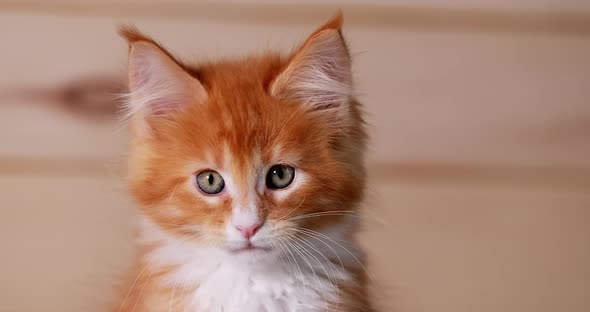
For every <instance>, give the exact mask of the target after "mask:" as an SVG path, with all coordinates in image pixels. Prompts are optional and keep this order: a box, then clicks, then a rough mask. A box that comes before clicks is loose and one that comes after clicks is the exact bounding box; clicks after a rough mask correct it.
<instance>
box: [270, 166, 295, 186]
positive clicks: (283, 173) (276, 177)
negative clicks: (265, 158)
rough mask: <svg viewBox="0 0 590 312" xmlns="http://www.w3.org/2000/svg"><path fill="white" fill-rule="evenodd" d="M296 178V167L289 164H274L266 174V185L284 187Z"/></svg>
mask: <svg viewBox="0 0 590 312" xmlns="http://www.w3.org/2000/svg"><path fill="white" fill-rule="evenodd" d="M294 178H295V168H293V167H290V166H287V165H274V166H272V167H271V168H270V170H269V171H268V174H267V175H266V186H267V187H268V188H270V189H282V188H285V187H287V186H289V185H290V184H291V183H292V182H293V179H294Z"/></svg>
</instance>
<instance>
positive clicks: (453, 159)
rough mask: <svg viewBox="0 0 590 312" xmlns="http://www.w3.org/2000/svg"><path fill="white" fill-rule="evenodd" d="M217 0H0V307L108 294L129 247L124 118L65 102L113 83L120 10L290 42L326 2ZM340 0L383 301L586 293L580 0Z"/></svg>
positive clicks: (472, 305)
mask: <svg viewBox="0 0 590 312" xmlns="http://www.w3.org/2000/svg"><path fill="white" fill-rule="evenodd" d="M230 2H232V1H222V2H217V3H216V4H205V3H202V2H194V1H182V0H175V1H171V2H168V4H165V5H164V4H162V2H161V1H156V0H150V1H148V2H140V1H137V0H134V1H124V2H116V1H105V2H98V1H83V2H73V1H72V2H68V1H54V2H51V3H49V2H41V1H24V2H22V1H21V2H9V1H0V38H2V50H1V52H0V56H2V57H1V58H0V68H2V75H0V234H1V235H0V246H2V253H1V254H0V277H1V278H0V311H1V312H28V311H56V312H57V311H60V312H63V311H88V312H94V311H105V306H106V305H107V304H108V303H109V301H111V300H112V297H110V294H111V290H112V287H111V281H112V279H113V276H115V275H116V274H117V273H118V272H120V271H121V270H124V268H125V267H126V265H128V263H129V259H130V257H131V254H132V249H131V241H130V237H131V232H132V224H133V212H132V205H131V203H130V200H129V198H127V196H126V195H125V188H124V182H123V180H122V178H121V176H122V174H121V172H122V169H123V167H124V166H123V165H122V162H123V161H122V160H124V151H125V139H126V137H125V131H124V130H122V126H121V124H120V123H118V122H117V121H116V120H114V118H112V117H111V116H110V115H107V116H106V117H105V118H96V117H95V116H94V115H92V114H89V113H88V111H89V109H86V110H82V111H81V112H78V113H72V112H71V111H69V112H68V111H65V110H64V109H63V108H62V107H63V105H64V103H71V102H68V99H70V100H71V98H72V97H71V93H67V92H66V91H68V90H69V91H72V90H73V91H80V92H82V95H85V94H86V95H87V96H82V97H80V98H77V99H79V100H80V99H81V100H80V101H82V102H83V103H88V102H92V103H94V102H96V103H99V104H100V103H103V102H104V101H103V100H104V99H107V98H108V97H105V96H103V95H102V92H103V91H101V90H103V89H99V91H96V88H98V87H102V86H103V84H102V83H100V80H106V81H107V83H106V85H107V86H106V87H105V88H106V89H104V92H107V91H109V90H110V91H112V90H114V89H116V88H117V85H116V84H115V86H114V87H112V86H111V84H110V83H109V82H112V81H115V82H116V81H119V79H121V77H122V76H123V73H124V61H125V49H126V47H125V45H124V43H123V42H122V41H121V40H120V39H118V38H117V37H116V35H115V33H114V26H115V25H116V24H117V23H119V22H134V23H136V24H137V25H138V26H139V27H140V28H141V29H143V30H145V31H146V32H148V33H150V34H152V35H153V36H155V37H156V38H159V39H160V40H161V41H162V42H163V43H165V44H166V46H168V47H169V48H170V49H171V50H172V51H175V52H177V53H178V54H180V55H182V56H183V57H184V58H188V59H190V58H194V59H203V58H214V57H218V56H220V55H223V56H233V55H242V54H245V53H248V52H250V51H256V50H260V49H266V48H278V49H282V50H284V51H288V49H290V48H291V47H292V46H293V45H294V43H295V42H296V41H298V40H302V39H303V38H304V37H305V35H306V34H307V33H309V31H311V30H312V29H313V28H314V27H315V26H316V25H318V24H319V23H321V22H322V21H323V19H325V18H327V17H329V16H330V15H331V13H332V12H333V11H334V9H333V8H334V7H336V6H337V5H335V4H334V3H337V2H336V1H321V2H317V3H315V4H314V2H312V1H306V2H305V3H304V4H299V5H296V4H294V3H295V1H279V2H272V3H271V2H268V1H267V2H265V1H233V2H232V3H230ZM148 3H149V4H148ZM318 3H319V4H318ZM340 3H341V4H342V3H344V4H342V6H343V8H344V14H345V19H346V22H345V23H346V24H345V32H346V36H347V38H348V40H349V44H350V46H351V49H352V52H353V54H354V57H355V59H354V60H355V74H356V78H357V82H358V88H359V91H360V93H361V98H362V100H363V102H364V103H365V104H366V107H367V113H368V118H369V122H370V124H371V134H372V145H371V150H370V157H369V161H368V165H369V168H370V171H371V188H370V196H369V198H368V199H367V205H366V206H367V213H366V217H365V220H364V221H365V223H366V226H365V230H364V232H363V233H362V236H361V239H362V241H363V242H364V243H365V244H366V246H367V250H368V252H369V255H370V260H371V263H370V270H371V272H372V274H373V275H374V276H375V278H376V280H377V282H378V287H377V290H376V292H375V293H376V300H377V301H379V302H380V304H381V305H382V306H383V307H384V308H383V311H401V312H405V311H412V312H413V311H436V312H441V311H449V312H451V311H452V312H463V311H465V312H467V311H469V312H471V311H507V312H512V311H514V312H529V311H530V312H533V311H534V312H543V311H573V312H576V311H588V310H590V193H589V191H590V61H589V60H588V55H590V12H588V9H589V8H590V6H588V4H587V3H586V2H584V1H549V0H544V1H528V0H527V1H516V2H505V1H493V0H486V1H480V2H473V1H456V2H445V1H435V0H429V1H406V2H404V1H391V2H388V1H371V2H370V3H369V2H365V3H362V2H361V1H352V0H351V1H344V2H340ZM85 81H89V82H88V83H85ZM64 92H66V93H64ZM67 94H70V97H68V96H67ZM92 98H98V100H94V101H93V100H92ZM80 101H78V102H80ZM74 102H75V101H74ZM78 102H75V103H78Z"/></svg>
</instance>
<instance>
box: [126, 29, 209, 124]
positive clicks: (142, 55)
mask: <svg viewBox="0 0 590 312" xmlns="http://www.w3.org/2000/svg"><path fill="white" fill-rule="evenodd" d="M206 98H207V92H206V90H205V88H204V87H203V85H202V84H201V83H200V82H199V81H198V80H197V79H196V78H194V77H192V76H191V75H189V74H188V73H187V72H185V71H184V69H182V67H180V65H179V64H178V63H176V61H174V60H173V59H172V58H171V57H170V56H169V55H168V54H167V53H166V52H164V51H162V49H161V48H160V47H158V46H157V45H155V44H153V43H151V42H147V41H136V42H132V43H131V44H130V49H129V94H128V95H127V106H126V111H125V117H132V116H137V115H139V116H138V117H140V118H146V117H150V116H154V117H157V116H165V115H166V114H167V113H169V112H172V111H175V110H178V109H179V108H181V107H182V105H185V104H188V103H189V102H195V101H204V100H205V99H206Z"/></svg>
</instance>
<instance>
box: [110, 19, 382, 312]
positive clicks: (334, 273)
mask: <svg viewBox="0 0 590 312" xmlns="http://www.w3.org/2000/svg"><path fill="white" fill-rule="evenodd" d="M341 26H342V16H341V15H338V16H336V17H334V18H333V19H332V20H330V21H329V22H328V23H326V24H325V25H323V26H322V27H320V28H319V29H318V30H316V31H315V32H314V33H313V34H312V35H311V36H310V37H309V38H308V39H307V40H306V41H305V42H304V43H303V44H302V45H301V46H300V48H299V49H297V50H296V51H295V52H294V53H293V54H292V55H290V56H288V57H282V56H280V55H279V54H272V53H271V54H262V55H255V56H249V57H246V58H242V59H235V60H229V61H220V62H213V63H206V64H198V65H196V66H192V65H187V64H184V63H181V62H180V61H179V60H178V59H176V58H175V57H173V56H172V55H171V54H170V52H168V51H166V50H165V49H164V48H162V46H160V45H159V44H158V43H156V42H155V41H154V40H152V39H150V38H149V37H146V36H144V35H142V34H141V33H139V32H138V31H137V30H135V29H134V28H129V27H127V28H122V29H121V31H120V33H121V34H122V35H123V36H124V37H125V38H126V39H127V40H128V42H129V89H130V94H129V97H128V103H127V107H126V108H127V113H128V117H129V120H130V132H131V142H130V155H129V157H130V158H129V185H130V189H131V193H132V195H133V197H134V198H135V200H136V202H137V203H138V205H139V207H140V209H139V212H140V220H141V221H140V224H141V225H140V232H139V244H140V258H139V259H138V263H137V266H136V270H135V271H134V272H132V278H131V279H130V280H129V284H127V285H126V288H125V289H124V293H123V294H122V297H121V304H120V307H117V308H116V309H117V311H124V312H131V311H135V312H156V311H157V312H162V311H186V312H217V311H224V312H262V311H266V312H281V311H285V312H291V311H346V312H351V311H355V312H356V311H359V312H360V311H372V309H371V307H370V303H369V299H368V297H367V296H368V294H367V292H368V291H367V282H366V280H367V276H366V271H365V270H364V267H363V264H362V262H363V257H362V253H361V252H360V250H359V248H358V247H357V246H356V244H355V243H354V240H353V235H354V234H355V231H356V226H357V224H356V223H357V222H356V221H358V218H356V217H354V216H353V217H351V215H354V214H355V213H356V211H357V209H358V206H359V202H360V201H361V199H362V197H363V192H364V188H365V169H364V165H363V154H364V151H365V141H366V134H365V129H364V123H363V119H362V116H361V112H360V104H359V103H358V102H357V101H356V100H355V99H354V97H353V88H352V77H351V68H350V54H349V52H348V50H347V47H346V44H345V42H344V39H343V37H342V32H341Z"/></svg>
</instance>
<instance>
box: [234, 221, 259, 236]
mask: <svg viewBox="0 0 590 312" xmlns="http://www.w3.org/2000/svg"><path fill="white" fill-rule="evenodd" d="M260 226H261V224H253V225H249V226H241V225H234V227H235V228H236V230H238V231H240V233H242V236H244V238H245V239H251V238H252V236H254V234H256V232H258V229H260Z"/></svg>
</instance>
